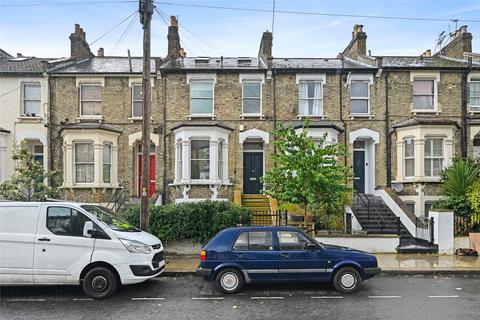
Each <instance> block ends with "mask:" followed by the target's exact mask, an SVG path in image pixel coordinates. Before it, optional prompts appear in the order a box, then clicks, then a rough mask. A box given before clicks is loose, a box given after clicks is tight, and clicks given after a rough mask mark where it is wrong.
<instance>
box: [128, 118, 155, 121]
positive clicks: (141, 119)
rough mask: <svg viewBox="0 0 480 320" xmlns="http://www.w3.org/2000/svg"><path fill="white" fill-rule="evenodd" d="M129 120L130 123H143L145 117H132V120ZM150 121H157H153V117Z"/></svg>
mask: <svg viewBox="0 0 480 320" xmlns="http://www.w3.org/2000/svg"><path fill="white" fill-rule="evenodd" d="M127 120H128V121H129V122H141V121H143V117H130V118H127ZM150 120H151V121H152V122H153V121H155V119H153V117H150Z"/></svg>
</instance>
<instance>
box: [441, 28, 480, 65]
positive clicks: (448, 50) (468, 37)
mask: <svg viewBox="0 0 480 320" xmlns="http://www.w3.org/2000/svg"><path fill="white" fill-rule="evenodd" d="M465 52H472V34H471V33H470V32H468V30H467V26H461V27H460V28H459V29H458V30H457V31H455V32H452V33H451V34H450V42H449V43H448V44H447V45H446V46H445V47H443V48H442V49H441V50H440V51H439V52H437V53H436V55H442V56H447V57H450V58H459V59H463V54H464V53H465Z"/></svg>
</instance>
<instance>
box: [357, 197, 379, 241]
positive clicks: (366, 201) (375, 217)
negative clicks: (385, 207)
mask: <svg viewBox="0 0 480 320" xmlns="http://www.w3.org/2000/svg"><path fill="white" fill-rule="evenodd" d="M355 195H356V197H355V198H356V201H357V208H359V204H360V202H361V203H362V204H363V207H364V208H365V209H367V223H370V221H373V222H374V223H376V224H377V225H378V227H379V229H380V231H383V229H385V219H384V218H383V216H382V214H381V213H380V211H378V209H377V208H376V207H375V204H374V203H373V202H372V201H371V200H370V198H369V197H368V196H367V195H366V194H365V193H361V192H357V193H355Z"/></svg>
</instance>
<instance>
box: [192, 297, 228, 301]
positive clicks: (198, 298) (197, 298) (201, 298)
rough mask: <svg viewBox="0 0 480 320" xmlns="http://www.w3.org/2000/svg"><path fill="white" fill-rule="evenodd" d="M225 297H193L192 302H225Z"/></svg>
mask: <svg viewBox="0 0 480 320" xmlns="http://www.w3.org/2000/svg"><path fill="white" fill-rule="evenodd" d="M224 299H225V298H224V297H192V300H224Z"/></svg>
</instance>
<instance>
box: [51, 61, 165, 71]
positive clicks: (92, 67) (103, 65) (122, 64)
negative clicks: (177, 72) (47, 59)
mask: <svg viewBox="0 0 480 320" xmlns="http://www.w3.org/2000/svg"><path fill="white" fill-rule="evenodd" d="M131 61H132V71H130V65H129V62H128V57H92V58H90V59H87V60H83V61H79V62H77V63H73V64H69V65H67V66H63V67H59V68H55V69H53V70H52V71H51V73H52V74H76V73H80V74H82V73H142V72H143V60H142V58H141V57H132V58H131ZM150 71H151V72H152V73H154V72H155V60H154V59H151V62H150Z"/></svg>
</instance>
